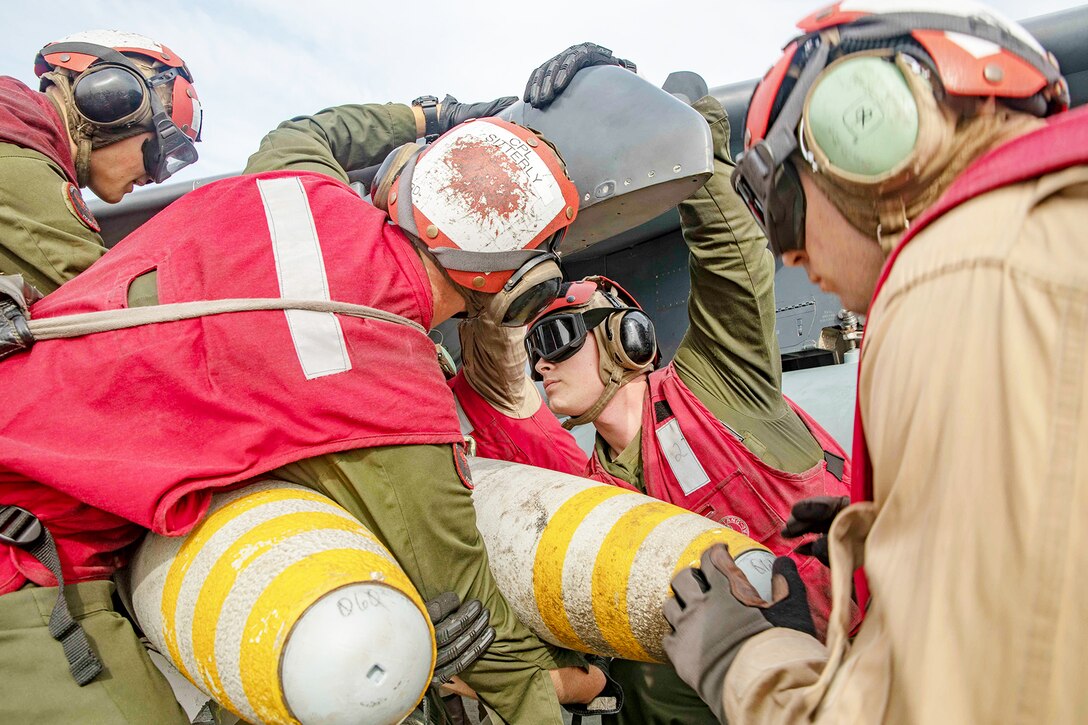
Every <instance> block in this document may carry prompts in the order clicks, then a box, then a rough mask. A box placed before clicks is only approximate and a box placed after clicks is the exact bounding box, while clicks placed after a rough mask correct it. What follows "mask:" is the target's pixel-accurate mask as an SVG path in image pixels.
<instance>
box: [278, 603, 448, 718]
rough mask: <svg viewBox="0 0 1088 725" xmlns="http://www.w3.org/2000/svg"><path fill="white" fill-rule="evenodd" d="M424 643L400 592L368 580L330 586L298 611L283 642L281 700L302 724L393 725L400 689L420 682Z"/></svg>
mask: <svg viewBox="0 0 1088 725" xmlns="http://www.w3.org/2000/svg"><path fill="white" fill-rule="evenodd" d="M376 615H377V616H376ZM430 647H431V633H430V631H429V629H428V627H427V624H426V622H424V621H423V619H422V618H421V617H420V616H419V608H418V607H417V606H416V605H415V604H414V603H413V602H412V600H411V599H409V598H408V597H407V596H405V595H404V594H402V593H401V592H399V591H397V590H396V589H393V588H391V587H388V586H384V585H382V584H377V583H372V582H366V583H360V584H352V585H349V586H346V587H343V588H341V589H337V590H336V591H334V592H330V593H328V594H326V595H325V596H324V597H322V598H321V599H320V600H318V601H317V602H315V603H314V605H313V606H312V607H310V608H309V609H308V610H307V611H306V613H305V614H303V615H302V617H301V618H300V619H299V620H298V622H297V623H296V624H295V627H294V629H293V630H292V631H291V634H290V636H289V638H288V640H287V646H286V648H285V650H284V655H283V669H282V673H283V675H282V676H283V692H284V696H285V697H286V699H287V705H288V707H289V708H290V709H291V712H292V713H293V714H294V716H295V717H296V718H298V720H299V722H301V723H302V724H303V725H356V724H357V723H360V722H368V723H397V722H400V721H401V719H402V718H403V717H404V716H405V715H406V714H407V713H406V712H405V709H404V703H405V699H404V697H403V695H402V693H405V692H408V693H416V692H421V691H422V690H424V689H426V687H427V683H428V680H429V679H430V667H429V665H430V663H429V662H428V661H427V660H426V658H423V657H420V656H419V653H420V652H426V651H427V650H428V649H429V648H430Z"/></svg>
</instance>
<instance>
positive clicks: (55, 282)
mask: <svg viewBox="0 0 1088 725" xmlns="http://www.w3.org/2000/svg"><path fill="white" fill-rule="evenodd" d="M68 187H69V181H68V177H67V176H66V175H65V174H64V170H63V169H62V168H61V167H60V165H59V164H57V163H56V162H55V161H52V160H50V159H49V158H48V157H47V156H45V155H44V154H41V153H39V152H37V151H32V150H30V149H26V148H23V147H21V146H16V145H15V144H11V143H0V189H2V190H3V193H2V194H0V274H21V275H23V278H24V279H25V280H26V281H27V282H29V283H30V284H32V285H34V286H35V287H37V288H38V290H39V291H40V292H41V293H42V294H48V293H50V292H52V291H53V290H55V289H56V288H57V287H60V286H61V284H63V283H64V282H67V281H68V280H70V279H72V278H73V277H75V276H76V275H77V274H79V273H80V272H82V271H83V270H85V269H87V267H90V266H91V265H92V264H94V262H95V261H97V260H98V258H99V257H101V256H102V255H103V254H105V252H106V248H105V246H104V245H103V243H102V237H101V236H99V234H98V232H96V231H94V230H93V229H91V228H90V227H88V226H87V225H86V224H84V223H83V222H82V221H80V219H79V217H78V216H76V214H75V212H74V211H73V209H72V207H71V206H70V205H69V201H68V200H67V190H68Z"/></svg>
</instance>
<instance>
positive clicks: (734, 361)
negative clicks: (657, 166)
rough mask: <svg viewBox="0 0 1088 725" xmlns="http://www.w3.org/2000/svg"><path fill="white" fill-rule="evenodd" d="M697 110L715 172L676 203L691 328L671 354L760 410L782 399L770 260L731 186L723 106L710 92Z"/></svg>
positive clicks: (712, 386) (723, 393) (712, 385)
mask: <svg viewBox="0 0 1088 725" xmlns="http://www.w3.org/2000/svg"><path fill="white" fill-rule="evenodd" d="M696 108H697V110H699V111H700V112H701V113H702V114H703V115H704V117H706V119H707V122H708V123H710V128H711V132H712V135H713V138H714V175H713V176H712V177H711V178H710V180H709V181H708V182H707V183H706V186H704V187H703V188H702V189H700V190H699V191H698V192H696V193H695V194H694V195H693V196H692V197H691V198H690V199H688V200H687V201H685V202H684V203H682V204H680V207H679V210H680V219H681V222H682V228H683V233H684V241H685V242H687V245H688V249H689V250H690V252H691V256H690V258H689V264H688V267H689V273H690V276H691V296H690V298H689V300H688V317H689V319H690V326H689V328H688V332H687V334H686V335H685V336H684V339H683V341H682V342H681V345H680V350H678V351H677V358H678V360H677V366H678V367H683V368H684V369H685V372H686V373H688V374H690V375H692V376H694V377H695V378H696V379H697V380H698V382H699V383H700V384H701V386H702V387H705V388H707V389H709V390H711V391H714V392H715V393H718V394H719V395H720V397H722V398H723V399H725V400H727V401H731V402H732V403H733V404H735V405H740V406H742V409H743V408H750V409H751V410H752V412H762V413H766V412H769V411H771V410H774V409H777V408H778V407H779V406H780V404H781V400H782V396H781V392H780V389H781V381H782V366H781V361H780V359H779V354H778V343H777V339H776V338H775V333H774V326H775V309H774V271H775V270H774V259H773V258H772V256H771V253H770V251H768V249H767V240H766V238H765V237H764V236H763V232H762V231H761V230H760V228H759V226H758V225H757V224H756V221H755V219H754V218H753V217H752V215H751V213H750V212H749V211H748V208H747V207H746V206H745V205H744V202H743V201H741V199H740V197H739V196H737V194H736V192H734V191H733V187H732V185H731V183H730V178H731V176H732V173H733V169H734V164H733V161H732V159H730V158H729V119H728V117H726V115H725V111H724V110H723V109H722V107H721V105H720V104H719V103H718V102H717V101H716V100H715V99H713V98H711V97H707V98H704V99H702V100H701V101H699V102H698V103H697V104H696Z"/></svg>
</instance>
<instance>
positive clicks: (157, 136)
mask: <svg viewBox="0 0 1088 725" xmlns="http://www.w3.org/2000/svg"><path fill="white" fill-rule="evenodd" d="M152 133H153V135H152V137H151V138H150V139H148V140H147V141H146V142H145V143H144V147H143V152H144V171H146V172H147V175H148V176H150V177H151V180H152V181H154V182H155V183H156V184H161V183H162V182H164V181H166V180H167V179H169V178H170V177H171V176H173V175H174V174H176V173H177V172H178V171H180V170H181V169H184V168H185V167H186V166H188V165H190V164H192V163H195V162H196V160H197V158H198V154H197V152H196V145H195V144H193V141H192V139H190V138H189V137H188V136H186V135H185V134H184V133H182V131H181V129H180V128H178V127H177V126H176V125H175V124H174V122H173V121H172V120H170V117H169V116H167V115H166V113H165V111H160V112H159V113H156V114H155V117H154V129H153V132H152Z"/></svg>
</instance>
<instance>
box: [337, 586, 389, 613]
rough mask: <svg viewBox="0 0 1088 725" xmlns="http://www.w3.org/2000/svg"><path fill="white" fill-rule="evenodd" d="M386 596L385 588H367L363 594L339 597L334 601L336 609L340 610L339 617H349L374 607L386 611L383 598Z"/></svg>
mask: <svg viewBox="0 0 1088 725" xmlns="http://www.w3.org/2000/svg"><path fill="white" fill-rule="evenodd" d="M388 594H389V592H388V591H386V589H385V587H373V588H368V589H367V591H366V592H365V593H364V592H355V593H354V594H352V595H351V596H348V597H340V598H339V599H337V600H336V608H337V609H338V610H340V616H341V617H350V616H351V615H353V614H355V613H356V612H365V611H366V610H368V609H373V608H375V607H380V608H382V609H387V608H388V607H386V606H385V598H386V596H387V595H388Z"/></svg>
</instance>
